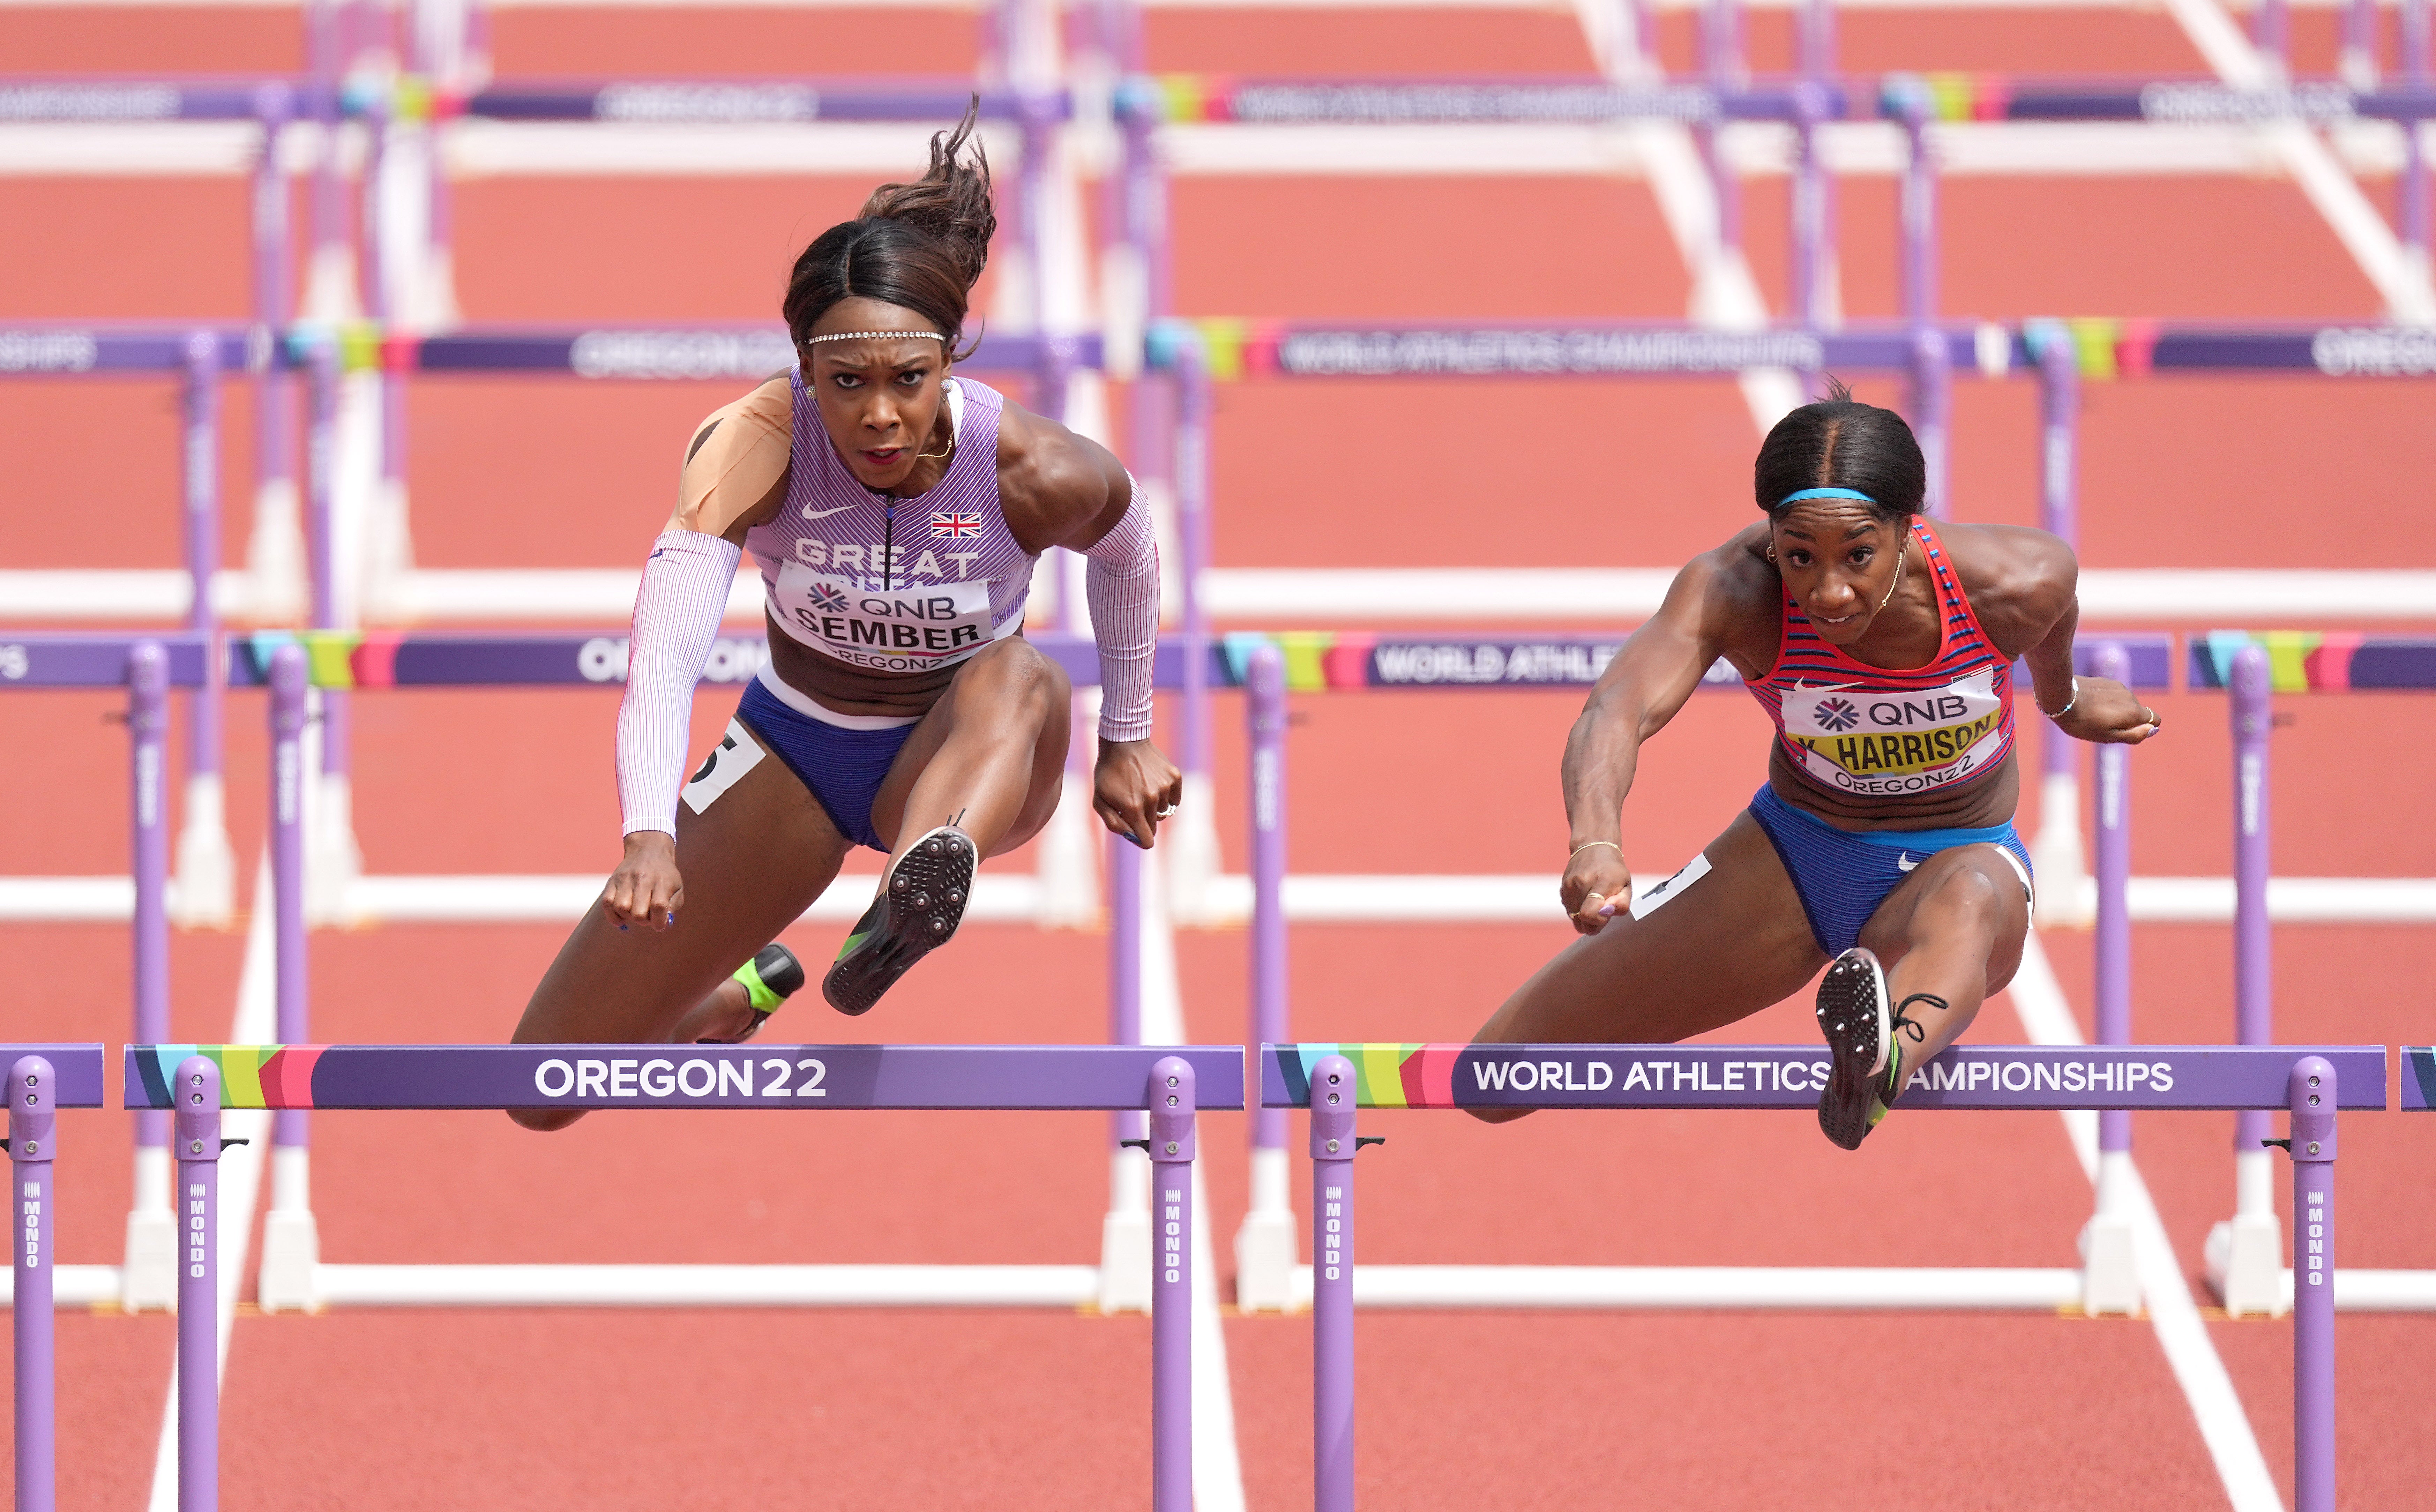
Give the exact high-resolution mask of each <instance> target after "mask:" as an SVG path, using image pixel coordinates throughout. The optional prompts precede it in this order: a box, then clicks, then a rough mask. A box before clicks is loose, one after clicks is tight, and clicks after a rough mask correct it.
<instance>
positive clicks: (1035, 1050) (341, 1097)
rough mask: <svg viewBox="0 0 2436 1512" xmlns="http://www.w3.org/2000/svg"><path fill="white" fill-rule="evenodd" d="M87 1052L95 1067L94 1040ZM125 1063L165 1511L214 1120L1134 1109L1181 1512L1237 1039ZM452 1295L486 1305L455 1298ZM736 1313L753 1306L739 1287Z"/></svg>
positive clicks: (200, 1272)
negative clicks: (159, 1147)
mask: <svg viewBox="0 0 2436 1512" xmlns="http://www.w3.org/2000/svg"><path fill="white" fill-rule="evenodd" d="M93 1049H94V1051H95V1059H96V1066H95V1070H96V1073H97V1071H98V1065H97V1061H98V1052H99V1047H97V1046H96V1047H93ZM125 1054H126V1082H125V1086H126V1098H127V1105H128V1106H130V1107H142V1108H153V1109H174V1110H175V1114H176V1118H177V1135H176V1146H177V1155H178V1165H179V1172H178V1181H179V1191H180V1200H181V1204H182V1207H183V1209H184V1210H185V1211H186V1213H187V1214H188V1218H189V1223H190V1225H192V1227H193V1233H192V1235H191V1236H190V1238H189V1241H188V1244H189V1252H188V1263H186V1264H184V1265H183V1266H182V1267H181V1268H180V1272H179V1318H178V1351H179V1358H180V1361H181V1364H182V1368H181V1369H180V1370H179V1373H178V1376H179V1382H180V1387H179V1407H178V1412H179V1434H180V1438H179V1479H180V1489H181V1496H182V1498H183V1496H185V1495H186V1494H187V1492H188V1491H190V1490H193V1491H198V1492H202V1491H205V1490H206V1488H210V1487H216V1486H217V1480H218V1435H219V1416H218V1415H219V1409H218V1397H217V1372H215V1371H213V1370H211V1369H207V1368H187V1367H186V1366H187V1365H188V1364H190V1363H193V1362H200V1361H208V1360H210V1359H212V1358H214V1353H213V1352H214V1350H215V1349H216V1348H217V1344H216V1331H215V1330H216V1329H217V1316H216V1315H217V1306H218V1298H217V1277H216V1274H215V1273H216V1270H217V1253H216V1251H217V1231H218V1214H217V1211H216V1210H215V1208H216V1204H217V1176H216V1173H217V1165H218V1160H219V1154H220V1139H219V1114H220V1110H221V1108H223V1107H252V1108H276V1109H280V1110H283V1111H289V1112H301V1111H303V1110H305V1109H315V1110H331V1109H340V1108H405V1109H437V1108H542V1107H548V1108H583V1109H591V1110H604V1111H605V1110H609V1109H615V1108H678V1107H686V1108H747V1107H752V1108H769V1107H785V1108H799V1109H824V1110H826V1109H835V1108H896V1109H921V1110H945V1109H1088V1110H1098V1111H1109V1112H1114V1111H1121V1110H1135V1111H1140V1112H1142V1113H1145V1114H1147V1115H1148V1116H1149V1129H1148V1133H1147V1138H1146V1139H1145V1149H1146V1151H1147V1153H1148V1155H1149V1156H1150V1160H1151V1165H1152V1169H1153V1172H1154V1177H1153V1182H1152V1187H1153V1191H1154V1196H1155V1199H1156V1204H1157V1212H1158V1216H1159V1222H1158V1223H1157V1225H1154V1226H1153V1230H1152V1239H1151V1245H1152V1250H1153V1255H1152V1277H1153V1279H1152V1303H1151V1443H1152V1456H1151V1458H1152V1466H1151V1481H1152V1502H1151V1504H1152V1505H1153V1506H1154V1507H1156V1508H1158V1509H1159V1512H1191V1507H1192V1162H1193V1159H1194V1157H1195V1156H1196V1155H1197V1153H1198V1149H1197V1145H1196V1141H1195V1137H1194V1129H1195V1114H1196V1113H1197V1112H1198V1111H1199V1110H1201V1109H1205V1108H1220V1107H1236V1108H1240V1107H1242V1106H1243V1105H1244V1050H1243V1047H1241V1046H1224V1047H1207V1046H1202V1047H1174V1048H1166V1047H1158V1046H1134V1045H1044V1046H1021V1045H1006V1046H958V1045H788V1046H776V1045H758V1044H757V1045H749V1046H748V1045H738V1046H720V1045H130V1046H128V1047H127V1049H126V1052H125ZM95 1081H96V1084H97V1082H98V1076H97V1074H96V1076H95ZM96 1092H97V1086H96ZM365 1269H368V1270H376V1271H381V1272H398V1271H409V1270H416V1269H424V1268H423V1267H401V1266H390V1267H366V1268H365ZM428 1269H431V1270H434V1271H446V1270H449V1269H451V1267H445V1266H438V1267H428ZM716 1269H718V1270H721V1271H723V1272H727V1273H730V1274H736V1273H743V1272H747V1271H750V1270H753V1269H756V1268H755V1267H742V1266H731V1267H717V1268H716ZM782 1269H788V1270H797V1271H802V1270H820V1269H823V1267H783V1268H782ZM847 1269H872V1267H847ZM937 1269H941V1270H948V1269H953V1267H937ZM991 1269H994V1270H1001V1271H1003V1270H1010V1269H1013V1268H1012V1267H992V1268H991ZM369 1291H370V1289H369V1288H366V1287H364V1286H361V1285H358V1286H357V1287H356V1288H355V1290H354V1294H353V1295H352V1296H351V1298H350V1299H351V1300H357V1301H364V1302H374V1301H387V1300H391V1298H389V1297H387V1296H380V1295H368V1293H369ZM404 1299H405V1300H426V1301H427V1300H434V1299H435V1298H433V1297H431V1296H428V1295H425V1296H409V1297H407V1298H404ZM449 1300H454V1301H460V1302H462V1301H492V1300H498V1299H497V1298H494V1297H488V1296H479V1295H476V1296H468V1295H457V1296H453V1297H451V1298H449ZM520 1300H522V1301H524V1302H527V1303H530V1302H531V1301H533V1300H537V1298H533V1297H530V1296H528V1297H524V1298H521V1299H520ZM584 1300H586V1301H590V1300H592V1299H590V1298H586V1299H584ZM615 1300H617V1301H619V1302H626V1301H631V1300H634V1299H633V1298H631V1297H622V1296H621V1297H618V1298H616V1299H615ZM688 1300H689V1301H691V1302H693V1303H694V1304H695V1305H703V1304H704V1303H706V1302H708V1303H716V1302H717V1301H719V1300H722V1299H720V1298H715V1297H705V1296H697V1297H693V1298H689V1299H688ZM736 1300H742V1301H745V1302H748V1303H749V1302H753V1301H757V1300H763V1298H760V1297H757V1296H754V1295H750V1294H748V1295H744V1296H742V1297H740V1298H737V1299H736ZM865 1300H872V1301H879V1300H883V1299H881V1298H877V1297H873V1298H866V1299H865ZM885 1300H896V1301H906V1300H933V1299H932V1298H914V1297H910V1296H905V1295H899V1296H896V1297H892V1298H886V1299H885ZM1060 1305H1064V1304H1063V1303H1062V1302H1061V1304H1060ZM22 1337H23V1335H22V1334H21V1338H22ZM180 1504H181V1505H183V1506H193V1505H204V1504H210V1503H200V1502H187V1501H184V1500H182V1501H181V1503H180Z"/></svg>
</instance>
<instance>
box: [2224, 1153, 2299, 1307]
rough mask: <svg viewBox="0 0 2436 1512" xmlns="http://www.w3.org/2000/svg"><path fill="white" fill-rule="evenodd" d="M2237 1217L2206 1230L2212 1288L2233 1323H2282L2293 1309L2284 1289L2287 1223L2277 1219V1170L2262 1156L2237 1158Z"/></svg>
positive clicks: (2289, 1295) (2234, 1160) (2249, 1154)
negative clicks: (2254, 1318)
mask: <svg viewBox="0 0 2436 1512" xmlns="http://www.w3.org/2000/svg"><path fill="white" fill-rule="evenodd" d="M2233 1170H2234V1190H2235V1193H2236V1196H2235V1201H2234V1216H2233V1217H2232V1218H2231V1219H2230V1220H2228V1221H2226V1222H2224V1223H2220V1224H2218V1225H2216V1226H2215V1227H2214V1228H2211V1229H2209V1230H2208V1237H2207V1277H2208V1288H2209V1290H2211V1291H2213V1292H2215V1293H2216V1295H2217V1300H2218V1301H2220V1302H2222V1303H2223V1304H2224V1310H2225V1311H2226V1312H2230V1313H2232V1314H2233V1315H2234V1316H2235V1317H2242V1316H2244V1315H2246V1314H2251V1313H2255V1314H2257V1315H2259V1316H2262V1317H2271V1318H2272V1317H2282V1316H2283V1315H2284V1313H2285V1312H2286V1311H2287V1310H2288V1308H2290V1307H2291V1305H2292V1298H2291V1294H2290V1293H2289V1292H2288V1291H2287V1290H2286V1288H2285V1285H2284V1223H2283V1220H2282V1219H2280V1218H2277V1217H2276V1216H2275V1167H2274V1164H2273V1157H2272V1156H2270V1155H2269V1154H2268V1153H2267V1152H2266V1151H2264V1150H2245V1151H2243V1152H2241V1153H2240V1154H2238V1155H2236V1156H2234V1157H2233Z"/></svg>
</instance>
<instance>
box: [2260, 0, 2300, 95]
mask: <svg viewBox="0 0 2436 1512" xmlns="http://www.w3.org/2000/svg"><path fill="white" fill-rule="evenodd" d="M2250 40H2251V42H2252V43H2253V45H2255V46H2256V47H2257V48H2258V50H2259V51H2260V52H2261V53H2263V54H2265V55H2266V61H2268V62H2269V63H2270V64H2271V65H2273V67H2274V69H2275V73H2276V77H2277V78H2291V77H2292V23H2291V16H2290V13H2289V12H2288V10H2287V9H2285V4H2284V0H2258V9H2257V10H2256V11H2255V12H2254V13H2253V15H2252V16H2251V18H2250Z"/></svg>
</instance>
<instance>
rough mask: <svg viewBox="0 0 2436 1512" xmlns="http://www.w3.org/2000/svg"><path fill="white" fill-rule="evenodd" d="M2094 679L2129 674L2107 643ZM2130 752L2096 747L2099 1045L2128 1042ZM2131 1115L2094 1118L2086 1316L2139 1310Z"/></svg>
mask: <svg viewBox="0 0 2436 1512" xmlns="http://www.w3.org/2000/svg"><path fill="white" fill-rule="evenodd" d="M2097 675H2098V676H2100V677H2111V678H2113V679H2114V680H2115V681H2116V682H2118V683H2120V682H2128V681H2129V680H2130V679H2131V656H2130V655H2129V654H2128V653H2126V652H2125V651H2124V649H2123V647H2122V646H2121V645H2120V644H2119V643H2117V642H2114V641H2108V642H2106V643H2105V644H2104V645H2101V646H2099V647H2098V648H2097ZM2130 890H2131V747H2130V746H2126V745H2101V746H2099V747H2098V748H2097V942H2096V944H2097V949H2096V952H2095V954H2096V957H2097V963H2096V964H2097V1042H2098V1043H2099V1044H2101V1045H2129V1044H2130V1043H2131V906H2130V899H2129V896H2128V895H2129V893H2130ZM2133 1179H2134V1178H2133V1174H2132V1172H2131V1114H2130V1113H2129V1112H2128V1111H2126V1110H2124V1109H2121V1108H2108V1109H2105V1110H2103V1111H2101V1112H2100V1113H2099V1114H2098V1115H2097V1211H2096V1212H2095V1213H2094V1214H2093V1215H2092V1216H2091V1218H2090V1221H2089V1226H2088V1227H2087V1228H2085V1229H2083V1230H2082V1232H2081V1244H2080V1249H2081V1272H2080V1305H2081V1311H2082V1312H2086V1313H2088V1314H2090V1315H2091V1316H2093V1317H2095V1316H2098V1315H2101V1314H2104V1313H2108V1312H2121V1313H2136V1312H2139V1311H2140V1273H2139V1268H2138V1266H2137V1264H2136V1263H2135V1262H2134V1260H2133V1258H2132V1249H2131V1211H2130V1198H2129V1192H2130V1189H2131V1182H2132V1180H2133Z"/></svg>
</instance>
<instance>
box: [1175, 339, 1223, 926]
mask: <svg viewBox="0 0 2436 1512" xmlns="http://www.w3.org/2000/svg"><path fill="white" fill-rule="evenodd" d="M1170 455H1171V456H1172V458H1173V459H1174V478H1175V527H1176V535H1177V537H1178V541H1179V544H1180V545H1181V546H1182V547H1183V548H1184V552H1183V554H1184V571H1183V573H1182V574H1181V582H1182V585H1183V590H1184V591H1183V595H1182V598H1183V603H1182V605H1181V606H1180V607H1181V609H1182V614H1181V616H1180V619H1181V622H1182V623H1181V628H1182V629H1183V631H1184V680H1183V693H1184V707H1183V711H1182V714H1183V718H1182V721H1181V724H1182V729H1183V735H1184V740H1183V745H1184V784H1185V786H1184V801H1185V802H1186V803H1188V804H1190V805H1192V808H1193V810H1194V811H1196V812H1197V814H1198V816H1199V817H1197V818H1192V817H1188V818H1186V819H1185V826H1186V827H1187V828H1188V829H1189V830H1191V831H1192V833H1193V834H1195V835H1197V836H1201V837H1204V838H1203V842H1202V843H1203V848H1204V849H1205V850H1206V852H1207V854H1206V855H1204V856H1201V857H1196V858H1193V860H1195V861H1196V862H1198V863H1199V864H1200V865H1201V866H1202V868H1203V869H1204V870H1205V871H1206V872H1209V873H1214V872H1216V871H1217V869H1218V855H1217V843H1218V829H1217V825H1216V822H1215V820H1214V819H1213V818H1212V815H1211V810H1212V809H1213V808H1214V807H1215V806H1216V792H1217V790H1216V787H1215V785H1214V784H1213V783H1212V782H1211V781H1210V777H1209V608H1208V606H1207V605H1205V604H1204V603H1203V602H1202V598H1201V582H1202V574H1203V572H1204V571H1205V570H1206V569H1207V568H1208V567H1209V364H1208V362H1207V360H1206V359H1205V358H1204V357H1203V356H1202V352H1201V345H1200V343H1199V342H1197V341H1187V342H1184V343H1183V344H1182V350H1181V351H1179V352H1178V353H1177V354H1176V362H1175V430H1174V446H1173V447H1172V448H1171V452H1170ZM1196 880H1198V881H1201V882H1203V883H1205V884H1206V881H1207V878H1206V877H1204V878H1196ZM1193 901H1195V902H1198V901H1199V900H1198V899H1195V900H1193Z"/></svg>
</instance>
